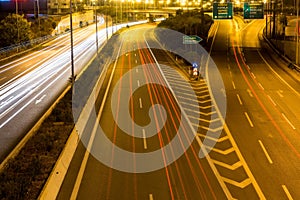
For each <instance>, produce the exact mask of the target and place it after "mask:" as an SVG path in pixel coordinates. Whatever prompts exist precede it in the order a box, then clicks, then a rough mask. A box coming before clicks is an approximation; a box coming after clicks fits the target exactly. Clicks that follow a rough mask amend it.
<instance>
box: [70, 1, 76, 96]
mask: <svg viewBox="0 0 300 200" xmlns="http://www.w3.org/2000/svg"><path fill="white" fill-rule="evenodd" d="M72 12H73V11H72V0H70V37H71V73H72V74H71V84H72V88H74V82H75V76H74V52H73V19H72ZM73 91H74V90H73V89H72V92H73Z"/></svg>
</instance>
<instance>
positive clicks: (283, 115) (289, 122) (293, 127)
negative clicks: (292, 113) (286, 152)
mask: <svg viewBox="0 0 300 200" xmlns="http://www.w3.org/2000/svg"><path fill="white" fill-rule="evenodd" d="M281 115H282V117H283V118H284V119H285V120H286V121H287V123H288V124H289V125H290V126H291V127H292V129H294V130H295V129H296V128H295V126H294V125H293V124H292V123H291V121H290V120H289V119H288V118H287V117H286V116H285V114H283V113H281Z"/></svg>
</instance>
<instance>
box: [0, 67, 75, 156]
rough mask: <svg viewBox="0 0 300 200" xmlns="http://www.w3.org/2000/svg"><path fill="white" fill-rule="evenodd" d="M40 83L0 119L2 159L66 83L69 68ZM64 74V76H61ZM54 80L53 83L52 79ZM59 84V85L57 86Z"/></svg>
mask: <svg viewBox="0 0 300 200" xmlns="http://www.w3.org/2000/svg"><path fill="white" fill-rule="evenodd" d="M60 75H62V76H60V77H54V78H53V79H50V80H48V81H46V82H45V83H43V85H40V87H39V89H38V90H35V91H33V92H32V93H30V95H29V96H28V97H27V98H26V99H23V98H22V97H20V98H21V99H17V100H20V103H18V104H17V105H16V106H14V108H13V109H11V110H10V112H9V113H8V114H7V115H5V116H4V117H2V118H1V120H0V126H1V128H0V130H1V134H0V138H1V139H0V148H1V150H0V157H1V160H2V159H4V158H5V157H6V156H7V155H8V153H9V152H10V151H11V150H12V149H13V148H14V147H15V145H16V144H17V143H18V142H19V141H20V140H21V139H22V138H23V137H24V135H25V134H26V133H27V132H28V131H29V130H30V129H31V128H32V127H33V125H34V124H35V123H36V122H37V121H38V119H40V117H41V116H42V115H43V113H45V111H46V110H47V109H48V108H49V106H50V105H52V103H53V102H54V101H55V99H57V97H58V96H59V95H60V94H61V93H62V91H63V90H64V89H65V88H66V86H67V85H68V77H69V76H70V70H69V69H67V70H66V71H65V73H62V74H60ZM63 75H65V76H63ZM55 78H57V80H55V83H54V82H53V80H54V79H55ZM57 84H59V85H60V86H61V87H57Z"/></svg>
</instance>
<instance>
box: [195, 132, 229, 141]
mask: <svg viewBox="0 0 300 200" xmlns="http://www.w3.org/2000/svg"><path fill="white" fill-rule="evenodd" d="M197 135H198V136H199V137H203V138H207V139H210V140H213V141H215V142H223V141H225V140H228V136H227V135H226V136H224V137H221V138H213V137H211V136H208V135H204V134H202V133H197Z"/></svg>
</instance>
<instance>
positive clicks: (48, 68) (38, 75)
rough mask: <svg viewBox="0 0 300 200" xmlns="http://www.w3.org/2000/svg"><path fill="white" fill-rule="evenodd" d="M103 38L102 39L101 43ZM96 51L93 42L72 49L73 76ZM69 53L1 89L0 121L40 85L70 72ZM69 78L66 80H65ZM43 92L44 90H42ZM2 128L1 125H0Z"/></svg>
mask: <svg viewBox="0 0 300 200" xmlns="http://www.w3.org/2000/svg"><path fill="white" fill-rule="evenodd" d="M103 40H104V37H103V38H102V41H103ZM84 49H86V50H85V51H84V53H81V54H79V52H80V51H82V50H84ZM95 51H96V47H95V45H94V43H93V42H91V41H90V42H87V44H84V45H82V47H81V46H78V47H76V48H75V49H74V52H75V53H76V54H75V56H74V71H75V74H76V73H79V72H80V71H81V70H82V68H83V67H84V66H85V64H86V63H88V62H89V60H91V59H92V57H93V56H94V52H95ZM69 56H70V55H69V52H65V53H63V54H60V59H56V60H53V61H52V62H51V61H50V62H49V61H48V62H47V63H45V64H44V65H42V66H40V67H39V68H38V69H37V70H36V71H35V72H34V73H33V72H32V73H30V74H27V75H26V76H25V77H23V78H22V79H19V80H17V81H15V82H13V83H11V84H10V85H8V86H6V87H4V88H3V90H2V91H1V92H2V94H1V96H2V102H1V107H0V108H1V109H2V110H3V109H5V112H4V113H1V119H2V118H3V115H4V114H5V115H7V114H8V112H9V111H10V110H12V109H13V108H14V107H15V106H16V105H17V104H19V103H21V101H22V100H23V99H26V98H28V96H30V95H31V93H32V92H34V91H37V90H39V89H40V90H42V89H43V88H42V87H40V85H41V84H44V83H45V82H47V81H49V80H51V79H55V77H57V76H61V73H64V72H65V71H68V70H69V71H71V69H70V68H69V66H68V65H69V63H68V62H70V61H69V59H68V58H69ZM68 78H69V77H67V78H66V80H67V79H68ZM43 90H44V89H43ZM1 126H2V125H1Z"/></svg>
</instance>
